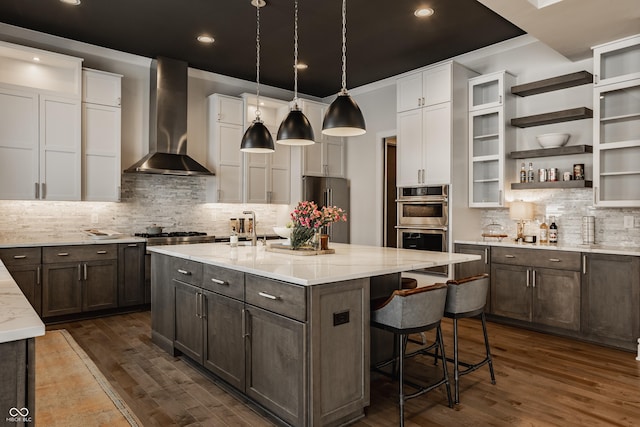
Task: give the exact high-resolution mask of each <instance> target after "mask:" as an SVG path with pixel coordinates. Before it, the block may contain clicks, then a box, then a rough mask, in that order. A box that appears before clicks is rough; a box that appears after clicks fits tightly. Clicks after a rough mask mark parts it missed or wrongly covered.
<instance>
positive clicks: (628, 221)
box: [624, 215, 633, 228]
mask: <svg viewBox="0 0 640 427" xmlns="http://www.w3.org/2000/svg"><path fill="white" fill-rule="evenodd" d="M624 228H633V216H632V215H625V216H624Z"/></svg>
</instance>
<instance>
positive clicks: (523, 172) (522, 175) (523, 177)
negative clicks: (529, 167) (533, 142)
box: [520, 162, 527, 183]
mask: <svg viewBox="0 0 640 427" xmlns="http://www.w3.org/2000/svg"><path fill="white" fill-rule="evenodd" d="M520 182H521V183H522V182H527V171H526V169H525V168H524V162H522V165H520Z"/></svg>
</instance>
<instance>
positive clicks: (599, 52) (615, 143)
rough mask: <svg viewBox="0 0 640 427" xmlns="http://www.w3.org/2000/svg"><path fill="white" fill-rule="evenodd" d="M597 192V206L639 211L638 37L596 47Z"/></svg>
mask: <svg viewBox="0 0 640 427" xmlns="http://www.w3.org/2000/svg"><path fill="white" fill-rule="evenodd" d="M594 62H595V64H594V66H595V68H594V69H596V70H598V72H599V73H600V75H599V76H598V80H597V84H596V85H595V86H594V91H593V107H594V116H593V117H594V118H593V139H594V141H593V191H594V199H595V203H596V205H597V206H611V207H637V206H640V36H636V37H630V38H626V39H623V40H620V41H617V42H612V43H607V44H606V45H601V46H598V47H596V48H594Z"/></svg>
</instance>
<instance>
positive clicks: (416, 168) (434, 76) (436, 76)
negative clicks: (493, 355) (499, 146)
mask: <svg viewBox="0 0 640 427" xmlns="http://www.w3.org/2000/svg"><path fill="white" fill-rule="evenodd" d="M473 75H476V73H474V72H472V71H470V70H468V69H466V68H465V67H463V66H461V65H460V64H457V63H455V62H448V63H445V64H442V65H438V66H434V67H430V68H427V69H425V70H424V71H422V72H420V73H415V74H411V75H409V76H407V77H402V78H400V79H398V81H397V84H398V87H397V94H398V99H397V101H398V115H397V132H398V138H397V168H396V174H397V175H396V180H397V181H396V182H397V185H398V186H399V187H406V186H415V185H442V184H451V181H452V173H451V172H452V164H453V154H454V143H456V144H458V145H462V144H464V146H466V126H464V125H463V126H459V125H457V126H456V127H455V128H454V122H456V123H465V122H466V120H465V119H464V118H465V117H466V116H467V79H468V78H469V77H470V76H473ZM418 77H419V78H418ZM411 91H416V92H415V93H411ZM454 92H455V94H456V96H455V98H454ZM461 94H463V95H464V96H462V95H461ZM461 152H462V153H466V148H461ZM465 157H466V156H465ZM464 185H465V186H466V183H465V184H464Z"/></svg>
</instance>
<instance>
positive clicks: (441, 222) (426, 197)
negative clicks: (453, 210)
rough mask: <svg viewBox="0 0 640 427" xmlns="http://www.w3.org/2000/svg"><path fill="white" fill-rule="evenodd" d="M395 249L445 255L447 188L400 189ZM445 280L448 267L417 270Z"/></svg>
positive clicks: (446, 245)
mask: <svg viewBox="0 0 640 427" xmlns="http://www.w3.org/2000/svg"><path fill="white" fill-rule="evenodd" d="M396 204H397V207H398V225H397V226H396V229H397V232H398V246H399V247H401V248H403V249H417V250H423V251H436V252H446V251H448V246H449V186H448V185H437V186H421V187H399V188H398V198H397V199H396ZM417 271H418V272H420V273H427V274H436V275H442V276H448V274H449V269H448V266H440V267H432V268H425V269H422V270H417Z"/></svg>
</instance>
